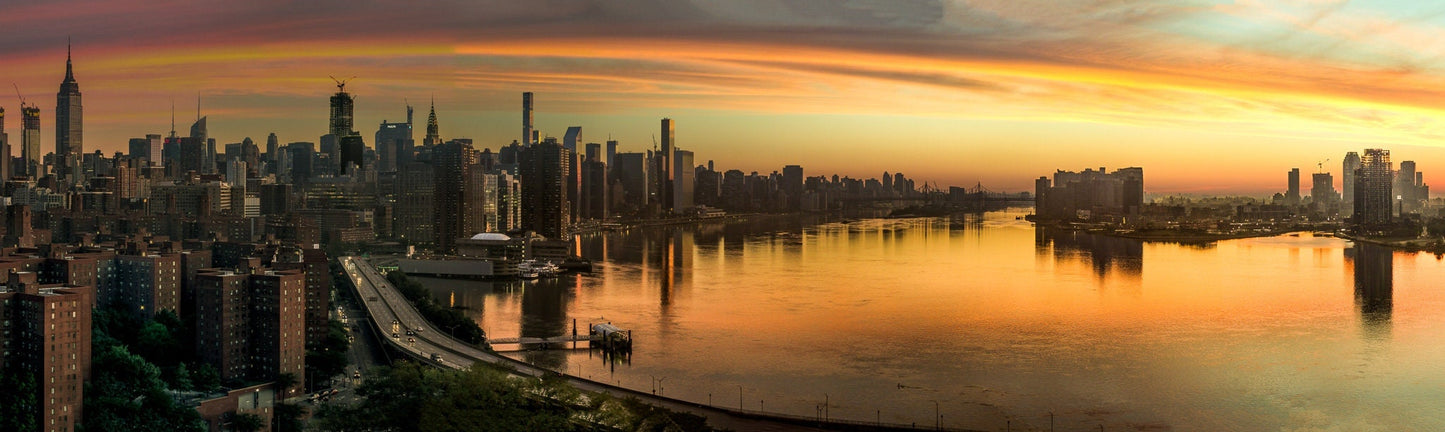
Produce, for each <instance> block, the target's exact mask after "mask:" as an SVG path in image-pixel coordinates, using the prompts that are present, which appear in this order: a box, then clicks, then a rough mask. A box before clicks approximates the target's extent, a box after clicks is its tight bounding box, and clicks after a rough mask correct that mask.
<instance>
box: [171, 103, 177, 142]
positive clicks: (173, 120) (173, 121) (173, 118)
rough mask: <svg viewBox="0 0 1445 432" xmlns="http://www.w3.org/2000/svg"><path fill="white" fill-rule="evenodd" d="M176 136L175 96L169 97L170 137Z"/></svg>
mask: <svg viewBox="0 0 1445 432" xmlns="http://www.w3.org/2000/svg"><path fill="white" fill-rule="evenodd" d="M175 136H176V98H175V97H171V137H172V138H175Z"/></svg>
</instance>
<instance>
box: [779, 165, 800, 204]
mask: <svg viewBox="0 0 1445 432" xmlns="http://www.w3.org/2000/svg"><path fill="white" fill-rule="evenodd" d="M779 186H780V189H782V190H783V193H786V194H788V210H789V211H798V210H800V209H802V198H803V167H801V166H798V165H788V166H784V167H783V184H781V185H779Z"/></svg>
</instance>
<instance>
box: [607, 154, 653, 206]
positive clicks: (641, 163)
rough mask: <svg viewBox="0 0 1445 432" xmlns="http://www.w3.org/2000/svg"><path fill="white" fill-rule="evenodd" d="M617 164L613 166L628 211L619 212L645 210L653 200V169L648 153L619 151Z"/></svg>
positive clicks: (616, 158)
mask: <svg viewBox="0 0 1445 432" xmlns="http://www.w3.org/2000/svg"><path fill="white" fill-rule="evenodd" d="M614 159H615V160H616V161H617V166H615V167H613V169H612V172H613V176H614V177H615V178H616V183H617V185H618V186H619V187H621V188H622V195H623V198H622V203H623V204H622V208H625V209H627V210H626V211H620V210H621V209H614V210H619V211H618V213H629V214H632V213H636V212H640V211H642V210H645V209H646V208H647V206H648V203H649V202H650V201H651V193H650V191H651V188H650V187H649V186H650V185H651V184H652V176H651V173H652V172H653V171H652V170H651V168H652V164H651V163H649V162H650V161H649V159H648V157H647V153H641V152H638V153H618V154H617V156H616V157H615V158H614Z"/></svg>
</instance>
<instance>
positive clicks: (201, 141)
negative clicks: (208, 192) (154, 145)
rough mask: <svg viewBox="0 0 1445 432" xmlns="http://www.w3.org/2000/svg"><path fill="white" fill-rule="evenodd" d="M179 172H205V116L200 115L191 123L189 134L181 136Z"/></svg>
mask: <svg viewBox="0 0 1445 432" xmlns="http://www.w3.org/2000/svg"><path fill="white" fill-rule="evenodd" d="M180 151H181V154H180V158H181V161H180V162H181V172H182V173H184V172H186V171H195V172H197V173H201V174H205V173H207V172H208V171H207V168H206V159H207V158H206V151H207V148H206V118H205V117H201V118H200V119H197V120H196V122H195V123H194V124H192V125H191V136H189V137H185V138H181V145H180Z"/></svg>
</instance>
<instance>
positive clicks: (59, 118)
mask: <svg viewBox="0 0 1445 432" xmlns="http://www.w3.org/2000/svg"><path fill="white" fill-rule="evenodd" d="M80 112H81V108H80V84H77V83H76V82H75V72H74V71H73V70H72V69H71V66H70V47H69V46H68V45H67V46H66V48H65V81H62V82H61V83H60V92H59V93H57V94H56V95H55V155H56V156H58V157H60V158H61V159H60V160H59V161H57V163H56V166H57V168H58V169H59V170H61V174H62V176H64V175H68V174H69V172H68V171H69V168H70V166H72V165H77V166H78V163H79V161H80V155H81V154H83V153H84V152H85V150H84V148H85V147H84V145H83V144H82V139H81V134H82V132H81V130H82V128H81V114H80Z"/></svg>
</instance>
